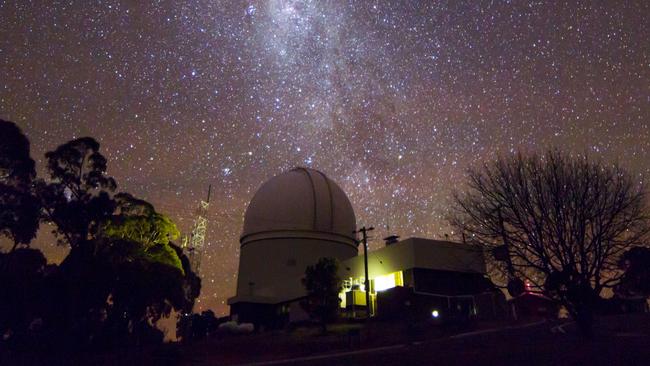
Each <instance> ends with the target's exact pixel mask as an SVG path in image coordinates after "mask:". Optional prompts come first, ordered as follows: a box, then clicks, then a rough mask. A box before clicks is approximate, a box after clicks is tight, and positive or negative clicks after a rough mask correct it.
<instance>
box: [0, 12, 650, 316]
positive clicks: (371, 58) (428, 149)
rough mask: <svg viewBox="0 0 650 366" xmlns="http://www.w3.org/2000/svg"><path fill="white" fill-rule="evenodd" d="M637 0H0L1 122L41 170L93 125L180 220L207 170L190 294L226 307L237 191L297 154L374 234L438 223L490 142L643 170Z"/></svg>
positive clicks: (645, 121) (48, 243) (646, 72)
mask: <svg viewBox="0 0 650 366" xmlns="http://www.w3.org/2000/svg"><path fill="white" fill-rule="evenodd" d="M91 3H92V4H91ZM649 4H650V3H649V2H647V1H637V2H633V1H630V2H616V1H603V2H594V4H589V5H587V4H583V5H580V4H578V2H574V1H569V2H567V3H562V2H559V1H553V2H548V3H547V4H543V3H538V2H531V3H528V2H518V1H485V2H479V1H467V2H460V1H448V2H437V1H435V2H434V1H423V2H421V3H409V4H406V2H405V1H394V2H381V1H358V2H356V1H318V2H316V1H289V0H286V1H268V2H263V1H252V2H243V1H242V2H238V1H216V0H214V1H208V0H195V1H155V2H151V3H147V2H145V1H121V2H120V1H92V2H91V1H69V2H64V1H1V0H0V118H3V119H8V120H12V121H15V122H16V123H18V124H19V125H20V126H21V127H22V128H23V130H24V131H25V132H26V133H27V134H28V136H29V138H30V139H31V141H32V155H33V157H34V158H35V159H36V160H38V161H39V162H40V163H41V167H42V161H43V154H44V152H45V151H47V150H51V149H53V148H55V147H56V146H57V145H59V144H61V143H63V142H65V141H67V140H69V139H72V138H74V137H80V136H85V135H91V136H94V137H95V138H97V139H98V140H99V141H100V142H101V144H102V151H103V153H104V154H105V155H106V156H107V157H108V159H109V173H110V174H111V175H113V176H114V177H115V178H116V179H117V180H118V184H119V185H120V189H122V190H125V191H129V192H131V193H134V194H136V195H138V196H140V197H142V198H145V199H147V200H149V201H151V202H152V203H154V204H155V205H156V207H157V208H158V210H159V211H162V212H165V213H168V214H170V215H171V216H172V217H174V218H175V219H176V221H177V223H178V224H179V226H180V228H181V229H182V230H183V231H187V230H188V228H189V227H190V226H191V222H192V215H193V209H194V207H195V206H196V205H197V204H198V200H199V199H201V198H203V197H204V196H205V194H206V191H207V187H208V185H209V184H212V185H213V193H214V194H213V196H212V206H211V208H210V214H209V218H210V222H209V232H208V236H207V252H206V256H205V257H204V259H203V264H202V270H203V285H204V286H203V292H202V295H201V298H200V309H206V308H213V309H215V310H217V311H218V312H219V313H224V312H226V311H227V307H226V306H225V305H224V301H225V299H226V298H227V297H229V296H232V295H233V294H234V288H235V282H236V270H237V264H238V254H239V251H238V250H239V249H238V238H239V234H240V230H241V225H242V220H243V213H244V210H245V208H246V205H247V203H248V201H249V200H250V198H251V196H252V194H253V193H254V192H255V190H256V189H257V187H258V186H259V185H260V184H261V183H262V182H263V181H265V180H266V179H268V178H270V177H271V176H273V175H275V174H277V173H279V172H281V171H283V170H286V169H289V168H291V167H293V166H296V165H301V166H310V167H313V168H316V169H319V170H322V171H324V172H325V173H326V174H328V175H329V176H330V177H331V178H332V179H334V180H335V181H337V182H338V183H339V184H340V185H341V187H342V188H343V189H344V190H345V191H346V192H347V193H348V194H349V196H350V199H351V201H352V203H353V205H354V207H355V211H356V213H357V216H358V221H359V222H360V223H364V224H370V225H374V226H375V227H377V228H378V229H379V230H377V231H376V239H375V241H374V242H373V246H374V247H377V246H379V245H381V240H379V239H380V238H381V236H382V235H384V234H386V233H387V232H388V231H389V230H390V232H393V233H397V234H399V235H401V236H403V237H406V236H411V235H418V236H426V237H443V236H444V235H445V233H450V231H449V229H448V227H447V225H446V223H445V216H446V214H447V212H448V210H449V206H450V194H451V192H452V189H453V188H455V187H461V186H462V182H463V178H464V172H465V170H466V168H467V167H468V166H471V165H476V164H481V163H482V162H485V161H489V160H490V159H492V158H494V157H495V156H496V155H497V154H509V153H510V152H512V151H516V150H523V151H542V150H545V149H548V148H552V147H558V148H561V149H564V150H566V151H569V152H571V153H580V154H583V153H588V154H591V155H593V156H595V157H599V158H603V159H606V160H607V161H620V162H621V163H623V164H624V165H625V166H626V167H627V168H629V169H630V170H632V171H633V172H634V173H635V174H639V177H641V175H642V174H644V175H648V174H650V160H649V159H648V151H649V150H650V121H649V117H650V77H649V76H650V42H649V41H648V40H649V39H650V31H649V25H648V15H649V14H650V5H649ZM640 179H641V178H640ZM387 226H390V229H389V230H388V229H386V227H387ZM35 246H37V247H40V248H43V249H44V250H45V252H46V253H47V254H48V255H49V256H50V258H51V260H53V261H56V260H60V257H61V255H62V254H61V249H60V248H59V249H57V248H55V246H54V244H53V241H52V240H50V239H49V238H47V237H43V236H40V237H39V239H38V242H37V243H35Z"/></svg>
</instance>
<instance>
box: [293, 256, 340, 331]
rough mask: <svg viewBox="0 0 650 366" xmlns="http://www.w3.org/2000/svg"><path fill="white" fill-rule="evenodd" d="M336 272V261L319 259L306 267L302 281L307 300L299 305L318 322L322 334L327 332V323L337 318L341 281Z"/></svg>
mask: <svg viewBox="0 0 650 366" xmlns="http://www.w3.org/2000/svg"><path fill="white" fill-rule="evenodd" d="M337 270H338V262H337V261H336V259H334V258H321V259H319V260H318V262H317V263H316V264H314V265H311V266H307V268H306V269H305V278H304V279H303V280H302V282H303V285H304V286H305V289H306V290H307V298H306V299H305V300H304V301H303V302H302V303H301V305H302V307H303V308H304V309H305V311H307V313H309V315H310V316H311V317H312V318H313V319H316V320H318V321H319V322H320V324H321V327H322V330H323V332H326V331H327V323H330V322H332V321H334V320H336V319H337V317H338V311H339V303H340V302H341V299H340V298H339V292H340V291H341V286H342V281H341V279H340V278H339V277H338V275H337Z"/></svg>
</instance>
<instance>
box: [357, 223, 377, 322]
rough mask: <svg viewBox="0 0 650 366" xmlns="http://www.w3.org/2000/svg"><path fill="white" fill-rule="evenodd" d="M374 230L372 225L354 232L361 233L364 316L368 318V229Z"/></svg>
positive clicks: (369, 305)
mask: <svg viewBox="0 0 650 366" xmlns="http://www.w3.org/2000/svg"><path fill="white" fill-rule="evenodd" d="M372 230H375V228H374V227H372V226H371V227H369V228H366V227H365V226H364V227H362V228H361V229H359V230H358V231H355V234H356V233H361V235H362V242H363V265H364V269H365V271H366V281H365V287H366V318H367V319H370V310H371V309H370V308H371V304H370V278H369V277H368V231H372Z"/></svg>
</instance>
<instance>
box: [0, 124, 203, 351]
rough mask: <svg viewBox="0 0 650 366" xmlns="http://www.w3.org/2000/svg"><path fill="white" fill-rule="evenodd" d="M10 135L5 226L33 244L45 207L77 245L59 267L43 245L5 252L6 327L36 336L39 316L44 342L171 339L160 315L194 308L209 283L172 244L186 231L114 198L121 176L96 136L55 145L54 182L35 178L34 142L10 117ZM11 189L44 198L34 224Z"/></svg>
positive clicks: (4, 156)
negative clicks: (111, 170) (110, 172)
mask: <svg viewBox="0 0 650 366" xmlns="http://www.w3.org/2000/svg"><path fill="white" fill-rule="evenodd" d="M3 131H4V132H3ZM0 132H2V133H3V135H2V136H3V139H2V145H0V147H1V149H0V172H1V174H2V175H1V176H0V183H1V184H2V186H1V187H0V188H2V189H3V190H2V191H0V193H1V194H3V196H2V197H0V204H2V207H0V208H2V210H3V211H2V212H1V213H0V216H1V219H2V226H1V227H0V233H1V234H7V235H9V236H11V237H12V238H13V239H14V241H15V243H20V242H23V243H28V242H29V240H31V239H32V238H33V236H34V232H35V230H36V226H35V225H37V224H38V213H39V208H42V213H43V216H44V219H45V220H47V221H49V222H51V223H53V224H54V225H55V233H56V234H58V236H59V241H60V243H65V244H67V245H69V246H70V252H69V254H68V255H67V256H66V258H65V259H64V260H63V261H62V263H61V264H60V265H59V266H58V267H57V266H46V261H45V258H44V257H43V255H42V253H40V252H39V251H37V250H28V249H21V248H19V249H15V247H16V245H17V244H15V245H14V249H15V250H12V252H10V253H7V254H3V253H0V312H2V314H0V332H1V334H3V335H4V334H7V333H6V332H7V331H8V332H9V333H22V334H28V333H29V332H31V331H32V329H31V328H33V324H35V323H34V322H35V321H36V323H38V324H42V325H43V331H44V332H45V333H44V334H49V336H48V337H46V338H45V339H46V340H47V341H46V342H44V343H49V344H51V345H55V346H66V347H74V348H78V347H84V346H88V345H92V344H106V345H111V344H113V345H114V344H115V343H116V342H118V343H144V342H151V341H154V342H160V341H162V338H163V335H162V332H160V331H159V330H158V329H157V328H156V327H155V323H156V321H158V320H159V319H160V318H161V317H166V316H169V315H170V313H171V311H172V310H174V309H175V310H177V311H191V309H192V306H193V305H194V301H195V299H196V297H197V296H198V295H199V292H200V286H201V281H200V279H199V278H198V276H196V274H195V273H194V272H193V271H192V269H191V268H190V262H189V260H188V258H187V256H185V254H184V253H183V251H182V250H181V248H179V247H178V246H176V245H174V244H173V243H172V242H171V240H173V239H175V238H177V237H178V236H179V232H178V229H177V228H176V225H175V224H174V223H173V222H172V221H171V219H170V218H169V217H167V216H166V215H163V214H161V213H158V212H156V210H155V209H154V207H153V206H152V205H151V204H150V203H148V202H146V201H144V200H140V199H137V198H135V197H133V196H132V195H130V194H127V193H119V194H116V195H113V191H114V190H115V187H116V184H115V181H114V180H113V179H112V178H110V177H107V176H106V159H105V158H104V157H103V156H102V155H101V154H100V153H99V144H98V143H97V142H96V141H95V140H94V139H92V138H81V139H76V140H73V141H70V142H68V143H66V144H63V145H61V146H59V147H58V148H57V149H56V150H55V151H52V152H48V153H47V154H46V158H47V168H48V171H49V174H50V179H49V180H48V181H45V180H40V181H37V182H36V183H35V184H34V185H32V180H33V179H34V177H35V174H34V162H33V161H32V160H31V159H30V158H29V142H28V141H27V139H26V138H25V137H24V135H22V134H21V133H20V130H19V129H17V127H15V125H13V124H10V123H6V122H4V121H3V122H2V123H0ZM5 132H6V134H7V136H10V137H11V139H12V141H11V142H10V143H6V144H5V140H4V136H5ZM32 186H35V187H34V188H35V189H33V190H32ZM7 187H8V188H7ZM5 188H6V189H5ZM10 189H14V190H22V191H24V193H25V194H26V195H32V194H33V193H34V194H36V196H37V197H38V200H36V199H34V200H33V201H34V204H35V207H36V208H35V210H34V212H33V213H32V216H31V217H32V218H31V220H32V221H30V222H31V224H29V223H28V222H27V221H25V220H26V218H25V217H23V216H24V215H23V216H21V210H22V209H23V208H22V207H20V206H26V204H25V201H17V200H16V199H15V196H16V194H15V193H12V192H13V191H11V192H10V191H9V190H10ZM6 192H9V193H6ZM31 197H32V198H33V197H34V196H33V195H32V196H31ZM39 203H40V205H39ZM19 225H24V226H25V227H24V228H22V227H19ZM29 225H32V227H30V226H29ZM27 229H29V230H27ZM20 230H23V231H24V233H23V231H20Z"/></svg>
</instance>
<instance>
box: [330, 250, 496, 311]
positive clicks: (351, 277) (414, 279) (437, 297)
mask: <svg viewBox="0 0 650 366" xmlns="http://www.w3.org/2000/svg"><path fill="white" fill-rule="evenodd" d="M339 275H340V277H341V278H343V279H344V286H343V287H344V289H343V292H342V293H341V307H342V308H343V309H344V310H345V313H346V314H347V315H348V316H350V317H359V316H366V311H367V310H368V309H369V311H370V312H371V315H373V316H377V317H381V318H400V317H405V316H408V317H412V318H415V319H424V318H430V317H434V318H441V319H442V318H444V319H448V320H470V319H478V318H495V317H500V316H504V315H505V297H504V296H503V293H502V292H501V291H500V290H499V289H497V288H496V287H495V286H494V284H493V283H492V282H491V281H490V280H489V279H488V278H487V276H486V269H485V260H484V257H483V251H482V249H481V248H479V247H476V246H473V245H469V244H463V243H454V242H449V241H440V240H432V239H424V238H409V239H406V240H403V241H399V242H396V243H393V244H388V245H386V246H385V247H383V248H381V249H378V250H374V251H370V252H369V253H368V277H369V278H370V289H369V291H370V294H369V295H370V296H369V297H370V307H369V308H368V307H366V296H365V290H366V289H365V268H364V256H363V255H359V256H356V257H354V258H350V259H348V260H345V261H343V263H342V265H341V268H340V270H339Z"/></svg>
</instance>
